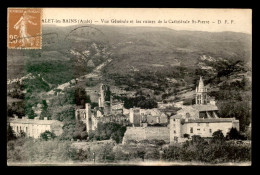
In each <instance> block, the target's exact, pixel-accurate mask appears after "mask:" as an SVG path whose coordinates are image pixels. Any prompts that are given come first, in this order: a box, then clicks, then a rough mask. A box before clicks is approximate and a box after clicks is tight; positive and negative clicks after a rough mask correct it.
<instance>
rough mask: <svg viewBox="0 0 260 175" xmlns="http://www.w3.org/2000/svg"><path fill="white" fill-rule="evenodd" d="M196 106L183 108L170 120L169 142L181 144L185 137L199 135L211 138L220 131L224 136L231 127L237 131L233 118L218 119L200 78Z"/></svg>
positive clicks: (214, 107)
mask: <svg viewBox="0 0 260 175" xmlns="http://www.w3.org/2000/svg"><path fill="white" fill-rule="evenodd" d="M195 93H196V94H195V96H196V97H195V98H196V104H195V105H191V106H183V107H182V109H181V110H179V111H177V114H176V115H174V116H172V117H171V118H170V126H169V127H170V142H171V143H174V142H183V141H184V140H186V139H187V137H191V136H193V135H200V136H201V137H212V134H213V133H214V132H215V131H217V130H221V131H222V133H223V134H224V136H226V134H227V133H228V132H229V130H230V129H231V128H232V127H233V128H236V129H237V130H239V121H238V120H236V119H235V118H219V117H218V114H217V112H218V107H217V106H216V105H215V103H214V102H213V101H210V102H209V101H208V95H207V89H206V88H205V86H204V83H203V80H202V77H200V81H199V85H198V86H197V87H196V91H195Z"/></svg>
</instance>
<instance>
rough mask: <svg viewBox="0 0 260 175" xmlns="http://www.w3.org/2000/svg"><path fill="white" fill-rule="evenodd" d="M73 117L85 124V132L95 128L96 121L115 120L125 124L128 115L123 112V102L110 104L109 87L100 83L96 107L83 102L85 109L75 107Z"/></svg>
mask: <svg viewBox="0 0 260 175" xmlns="http://www.w3.org/2000/svg"><path fill="white" fill-rule="evenodd" d="M75 119H76V120H77V121H82V122H84V123H85V124H86V129H87V132H89V131H93V130H96V128H97V127H98V123H107V122H116V123H121V124H123V125H127V124H128V122H129V119H128V117H126V116H125V115H124V114H123V104H121V103H117V104H115V105H112V97H111V91H110V87H109V86H108V85H103V84H101V85H100V96H99V99H98V107H95V108H94V109H91V105H90V104H89V103H86V104H85V109H75Z"/></svg>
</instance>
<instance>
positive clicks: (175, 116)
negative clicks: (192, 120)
mask: <svg viewBox="0 0 260 175" xmlns="http://www.w3.org/2000/svg"><path fill="white" fill-rule="evenodd" d="M171 118H173V119H175V118H176V119H180V118H182V116H181V115H178V114H177V115H173V116H171Z"/></svg>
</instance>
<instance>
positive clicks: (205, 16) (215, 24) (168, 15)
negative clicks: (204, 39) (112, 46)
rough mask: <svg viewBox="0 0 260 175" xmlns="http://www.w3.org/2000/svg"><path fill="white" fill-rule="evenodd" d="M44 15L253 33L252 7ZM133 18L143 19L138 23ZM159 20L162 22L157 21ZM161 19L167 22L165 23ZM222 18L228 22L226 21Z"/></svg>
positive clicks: (78, 11) (61, 10) (51, 11)
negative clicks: (175, 21) (180, 21)
mask: <svg viewBox="0 0 260 175" xmlns="http://www.w3.org/2000/svg"><path fill="white" fill-rule="evenodd" d="M43 19H58V20H61V21H63V19H66V20H68V19H77V20H85V21H86V20H91V21H92V24H96V25H120V26H122V25H124V26H148V27H168V28H171V29H175V30H193V31H208V32H223V31H233V32H243V33H247V34H252V10H251V9H174V8H44V9H43ZM101 19H104V20H108V21H109V23H102V22H101ZM113 19H116V20H128V21H130V20H133V21H134V22H133V23H111V20H113ZM136 20H139V21H141V22H142V23H140V24H137V23H136ZM159 20H161V21H162V23H158V21H159ZM174 20H182V21H189V22H190V23H169V22H171V21H174ZM143 21H154V22H155V23H153V24H151V23H143ZM164 21H166V22H167V23H164ZM194 22H196V23H194ZM219 22H221V23H219ZM225 22H227V23H226V24H225ZM231 23H232V24H231ZM52 24H55V25H59V26H68V25H75V23H63V22H61V23H55V22H54V23H52Z"/></svg>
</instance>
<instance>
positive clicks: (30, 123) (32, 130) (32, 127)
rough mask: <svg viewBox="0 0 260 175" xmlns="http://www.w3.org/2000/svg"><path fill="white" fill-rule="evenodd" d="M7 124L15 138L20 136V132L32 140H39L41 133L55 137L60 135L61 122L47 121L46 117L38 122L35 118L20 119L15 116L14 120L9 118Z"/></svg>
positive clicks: (37, 118)
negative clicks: (48, 132) (51, 133)
mask: <svg viewBox="0 0 260 175" xmlns="http://www.w3.org/2000/svg"><path fill="white" fill-rule="evenodd" d="M8 122H9V124H10V126H11V127H12V129H13V131H14V133H15V135H17V136H18V135H20V134H21V132H24V133H25V134H26V136H28V137H33V138H39V137H40V135H41V133H43V132H45V131H50V132H53V133H54V134H55V135H56V136H59V135H61V134H62V126H63V124H62V122H60V121H58V120H47V117H45V118H44V120H40V119H39V117H35V118H34V119H28V118H27V117H22V118H21V119H20V118H18V117H17V116H16V117H15V118H10V119H9V121H8Z"/></svg>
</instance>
